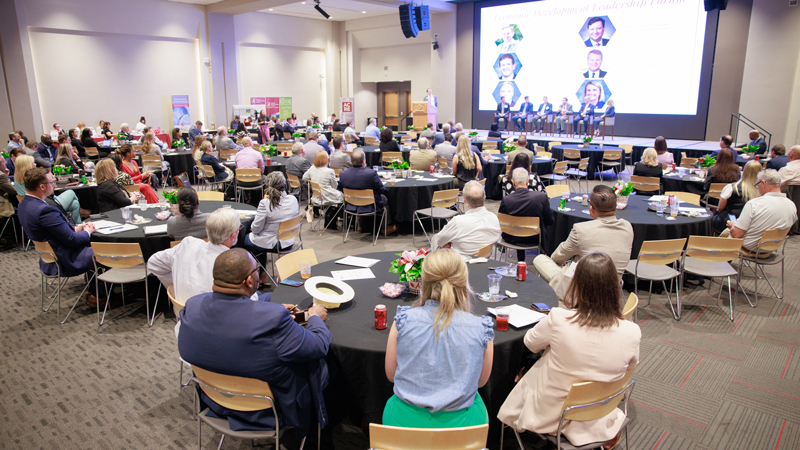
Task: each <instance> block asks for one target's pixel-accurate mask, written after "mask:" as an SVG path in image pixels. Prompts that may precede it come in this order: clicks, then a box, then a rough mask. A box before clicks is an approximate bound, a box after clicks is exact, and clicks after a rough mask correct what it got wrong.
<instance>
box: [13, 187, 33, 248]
mask: <svg viewBox="0 0 800 450" xmlns="http://www.w3.org/2000/svg"><path fill="white" fill-rule="evenodd" d="M23 198H25V196H24V195H18V196H17V203H20V202H22V199H23ZM17 219H19V216H18V217H17ZM19 231H20V233H21V234H22V236H21V238H22V239H20V241H19V242H20V244H22V251H24V252H27V251H28V249H29V248H30V246H31V240H30V239H28V244H27V245H26V244H25V228H23V227H22V222H20V223H19ZM16 234H17V231H16V228H15V229H14V236H15V237H16Z"/></svg>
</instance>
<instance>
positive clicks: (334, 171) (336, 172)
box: [333, 169, 344, 179]
mask: <svg viewBox="0 0 800 450" xmlns="http://www.w3.org/2000/svg"><path fill="white" fill-rule="evenodd" d="M342 170H344V169H333V174H334V175H336V179H339V174H340V173H342Z"/></svg>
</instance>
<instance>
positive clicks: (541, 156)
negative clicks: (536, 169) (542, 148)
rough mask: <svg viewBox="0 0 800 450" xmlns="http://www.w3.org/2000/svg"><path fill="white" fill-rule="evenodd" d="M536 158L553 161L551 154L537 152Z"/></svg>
mask: <svg viewBox="0 0 800 450" xmlns="http://www.w3.org/2000/svg"><path fill="white" fill-rule="evenodd" d="M536 157H537V158H547V159H553V153H551V152H536Z"/></svg>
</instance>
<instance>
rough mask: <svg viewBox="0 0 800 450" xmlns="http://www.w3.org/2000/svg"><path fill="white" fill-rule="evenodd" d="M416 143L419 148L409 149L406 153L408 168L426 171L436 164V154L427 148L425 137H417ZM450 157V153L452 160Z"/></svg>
mask: <svg viewBox="0 0 800 450" xmlns="http://www.w3.org/2000/svg"><path fill="white" fill-rule="evenodd" d="M445 126H447V124H445ZM417 145H418V146H419V150H411V153H410V154H409V155H408V164H409V168H410V169H411V170H424V171H426V172H427V171H428V170H430V167H431V166H436V158H437V154H436V152H435V151H433V150H431V149H429V148H428V140H427V139H425V138H419V140H418V141H417ZM440 145H444V144H440ZM451 147H452V146H451ZM452 159H453V156H452V155H450V160H451V161H452Z"/></svg>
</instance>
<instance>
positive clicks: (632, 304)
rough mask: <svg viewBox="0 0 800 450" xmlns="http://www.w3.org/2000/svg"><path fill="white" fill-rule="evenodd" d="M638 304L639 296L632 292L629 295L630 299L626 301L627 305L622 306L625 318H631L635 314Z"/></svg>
mask: <svg viewBox="0 0 800 450" xmlns="http://www.w3.org/2000/svg"><path fill="white" fill-rule="evenodd" d="M638 305H639V297H638V296H637V295H636V294H634V293H631V295H629V296H628V301H627V302H625V306H623V307H622V317H624V318H625V320H631V318H632V317H633V314H634V313H635V312H636V306H638Z"/></svg>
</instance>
